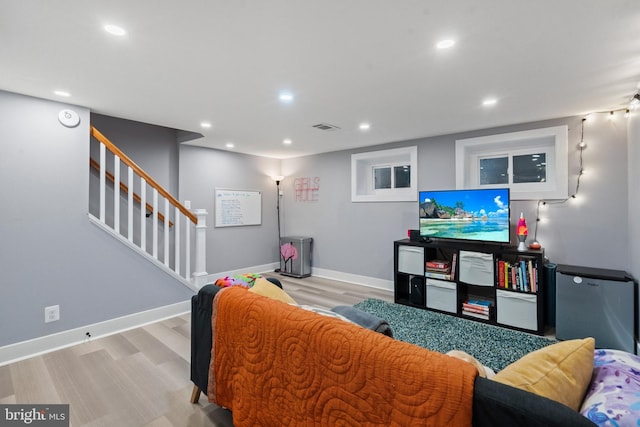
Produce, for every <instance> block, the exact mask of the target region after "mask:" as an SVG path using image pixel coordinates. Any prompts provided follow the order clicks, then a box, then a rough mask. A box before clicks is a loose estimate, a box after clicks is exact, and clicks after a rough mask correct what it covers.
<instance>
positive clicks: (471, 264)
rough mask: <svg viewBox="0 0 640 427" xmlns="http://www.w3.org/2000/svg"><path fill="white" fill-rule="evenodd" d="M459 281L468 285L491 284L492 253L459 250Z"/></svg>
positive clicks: (492, 275)
mask: <svg viewBox="0 0 640 427" xmlns="http://www.w3.org/2000/svg"><path fill="white" fill-rule="evenodd" d="M459 259H460V261H459V263H460V264H459V269H460V281H461V282H464V283H468V284H470V285H479V286H493V282H494V274H493V254H485V253H483V252H472V251H460V256H459Z"/></svg>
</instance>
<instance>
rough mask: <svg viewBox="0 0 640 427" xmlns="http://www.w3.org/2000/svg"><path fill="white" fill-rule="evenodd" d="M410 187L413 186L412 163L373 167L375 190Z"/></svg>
mask: <svg viewBox="0 0 640 427" xmlns="http://www.w3.org/2000/svg"><path fill="white" fill-rule="evenodd" d="M408 187H411V165H401V166H374V167H373V188H374V190H382V189H386V188H408Z"/></svg>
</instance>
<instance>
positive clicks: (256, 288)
mask: <svg viewBox="0 0 640 427" xmlns="http://www.w3.org/2000/svg"><path fill="white" fill-rule="evenodd" d="M249 292H253V293H256V294H258V295H262V296H263V297H267V298H272V299H277V300H278V301H282V302H286V303H288V304H296V302H295V301H294V299H293V298H291V297H290V296H289V294H287V293H286V292H285V291H283V290H282V289H280V288H279V287H278V286H276V285H274V284H273V283H271V282H270V281H268V280H267V279H265V278H264V277H260V278H259V279H256V281H255V283H254V284H253V286H252V287H251V288H249Z"/></svg>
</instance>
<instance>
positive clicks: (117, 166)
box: [89, 126, 207, 290]
mask: <svg viewBox="0 0 640 427" xmlns="http://www.w3.org/2000/svg"><path fill="white" fill-rule="evenodd" d="M90 133H91V144H97V149H96V150H93V148H95V147H94V146H93V145H92V150H91V151H92V152H93V151H97V152H98V153H99V154H98V155H97V157H98V158H97V159H94V158H90V160H89V164H90V166H91V174H92V175H91V179H90V194H89V218H90V220H91V221H93V222H94V223H95V224H96V225H98V226H99V227H101V228H102V229H103V230H105V231H106V232H108V233H110V234H112V235H113V236H114V237H115V238H117V239H119V240H120V241H121V242H122V243H123V244H125V245H128V246H129V247H131V248H132V249H133V250H134V251H136V252H138V253H139V254H140V255H142V256H144V257H146V258H147V259H148V260H149V261H150V262H153V263H154V264H155V265H157V266H158V267H159V268H161V269H162V270H164V271H166V272H167V273H168V274H170V275H172V276H173V277H175V278H176V280H178V281H180V282H181V283H183V284H184V285H185V286H187V287H189V288H191V289H193V290H197V289H198V288H199V287H200V285H202V283H201V282H202V281H203V280H204V279H205V278H206V275H207V272H206V244H205V241H206V235H205V233H206V215H207V211H206V210H203V209H197V210H194V211H190V210H189V208H190V206H184V205H183V204H182V203H180V202H179V201H178V200H177V199H176V198H175V197H173V196H172V195H171V194H170V193H169V192H168V191H167V190H166V189H165V188H163V187H162V186H161V185H160V184H158V183H157V182H156V181H155V180H154V179H153V178H152V177H151V176H149V174H148V173H146V172H145V171H144V170H143V169H142V168H141V167H140V166H138V165H137V164H136V163H135V162H133V161H132V160H131V159H130V158H129V157H128V156H127V155H126V154H124V153H123V152H122V151H121V150H120V149H118V147H116V146H115V144H113V143H112V142H111V141H110V140H109V139H107V138H106V137H105V136H104V135H102V133H100V131H98V130H97V129H96V128H95V127H93V126H91V128H90Z"/></svg>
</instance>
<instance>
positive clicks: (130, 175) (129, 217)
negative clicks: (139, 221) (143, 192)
mask: <svg viewBox="0 0 640 427" xmlns="http://www.w3.org/2000/svg"><path fill="white" fill-rule="evenodd" d="M127 169H128V171H127V185H128V186H129V188H128V190H129V191H128V193H127V229H128V230H127V235H128V237H129V241H130V242H132V243H133V169H131V166H127Z"/></svg>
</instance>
